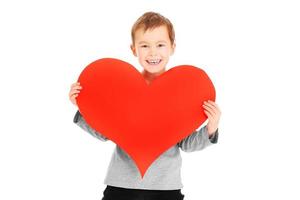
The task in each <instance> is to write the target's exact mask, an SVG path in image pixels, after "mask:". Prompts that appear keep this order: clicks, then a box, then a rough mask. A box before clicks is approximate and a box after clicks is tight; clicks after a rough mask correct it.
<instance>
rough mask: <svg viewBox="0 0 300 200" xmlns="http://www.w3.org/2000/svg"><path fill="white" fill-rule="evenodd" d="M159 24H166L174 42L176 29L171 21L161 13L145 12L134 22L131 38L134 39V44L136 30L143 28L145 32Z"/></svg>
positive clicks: (172, 42)
mask: <svg viewBox="0 0 300 200" xmlns="http://www.w3.org/2000/svg"><path fill="white" fill-rule="evenodd" d="M159 26H166V28H167V30H168V34H169V38H170V41H171V44H172V45H173V44H174V41H175V31H174V27H173V24H172V23H171V21H170V20H169V19H168V18H166V17H164V16H162V15H161V14H159V13H155V12H146V13H144V14H143V15H142V16H141V17H139V18H138V19H137V21H136V22H135V23H134V25H133V26H132V29H131V39H132V44H133V45H134V42H135V32H136V31H137V30H138V29H140V28H142V29H143V31H144V32H146V31H147V30H149V29H150V30H152V29H154V28H157V27H159Z"/></svg>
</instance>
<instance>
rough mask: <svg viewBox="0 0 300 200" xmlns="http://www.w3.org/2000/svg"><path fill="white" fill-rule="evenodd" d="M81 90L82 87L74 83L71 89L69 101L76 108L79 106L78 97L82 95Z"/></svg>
mask: <svg viewBox="0 0 300 200" xmlns="http://www.w3.org/2000/svg"><path fill="white" fill-rule="evenodd" d="M81 89H82V87H81V86H80V83H79V82H76V83H73V84H72V85H71V89H70V92H69V99H70V101H71V102H72V103H73V104H74V105H75V106H77V102H76V97H77V96H78V94H79V93H80V90H81Z"/></svg>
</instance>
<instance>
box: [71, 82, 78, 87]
mask: <svg viewBox="0 0 300 200" xmlns="http://www.w3.org/2000/svg"><path fill="white" fill-rule="evenodd" d="M77 85H80V83H79V82H76V83H73V84H72V85H71V88H72V87H74V86H77Z"/></svg>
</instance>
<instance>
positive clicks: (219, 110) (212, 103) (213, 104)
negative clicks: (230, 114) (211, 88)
mask: <svg viewBox="0 0 300 200" xmlns="http://www.w3.org/2000/svg"><path fill="white" fill-rule="evenodd" d="M208 102H209V103H210V104H211V105H212V106H214V107H215V108H216V110H217V111H218V112H219V113H221V109H220V107H219V106H218V104H216V103H215V102H213V101H211V100H208Z"/></svg>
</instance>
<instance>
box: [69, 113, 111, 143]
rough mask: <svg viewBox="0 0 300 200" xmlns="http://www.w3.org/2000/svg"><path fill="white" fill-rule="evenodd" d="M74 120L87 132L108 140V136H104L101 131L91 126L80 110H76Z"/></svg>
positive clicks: (102, 139)
mask: <svg viewBox="0 0 300 200" xmlns="http://www.w3.org/2000/svg"><path fill="white" fill-rule="evenodd" d="M73 122H74V123H75V124H77V125H78V126H79V127H80V128H82V129H83V130H85V131H86V132H88V133H90V134H91V135H92V136H94V137H96V138H98V139H99V140H101V141H107V140H108V138H106V137H105V136H103V135H102V134H100V133H99V132H97V131H96V130H95V129H93V128H92V127H90V126H89V125H88V124H87V123H86V121H85V120H84V118H83V117H82V115H81V114H80V112H79V110H78V111H77V112H76V114H75V116H74V119H73Z"/></svg>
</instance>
